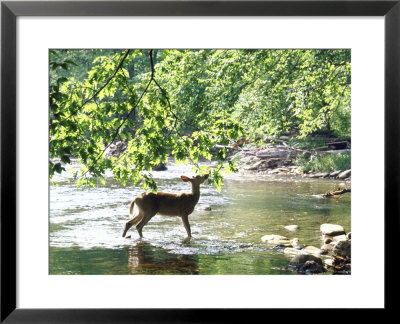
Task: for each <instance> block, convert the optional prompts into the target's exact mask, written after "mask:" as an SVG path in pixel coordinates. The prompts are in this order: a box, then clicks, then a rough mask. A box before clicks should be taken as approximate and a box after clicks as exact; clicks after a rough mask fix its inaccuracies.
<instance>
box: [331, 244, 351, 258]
mask: <svg viewBox="0 0 400 324" xmlns="http://www.w3.org/2000/svg"><path fill="white" fill-rule="evenodd" d="M333 254H334V255H336V256H339V257H342V258H346V257H348V258H351V241H339V242H338V243H337V244H336V245H335V248H334V249H333Z"/></svg>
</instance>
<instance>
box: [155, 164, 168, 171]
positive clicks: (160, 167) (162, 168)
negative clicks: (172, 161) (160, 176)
mask: <svg viewBox="0 0 400 324" xmlns="http://www.w3.org/2000/svg"><path fill="white" fill-rule="evenodd" d="M165 170H167V166H166V165H165V164H164V163H159V164H157V165H156V166H155V167H154V168H153V171H165Z"/></svg>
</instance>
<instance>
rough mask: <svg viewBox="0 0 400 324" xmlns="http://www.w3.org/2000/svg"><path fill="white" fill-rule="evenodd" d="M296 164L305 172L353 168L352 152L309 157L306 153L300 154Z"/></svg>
mask: <svg viewBox="0 0 400 324" xmlns="http://www.w3.org/2000/svg"><path fill="white" fill-rule="evenodd" d="M295 164H296V165H298V166H299V167H300V168H301V169H302V171H303V172H332V171H343V170H348V169H351V154H350V153H337V154H328V155H324V156H320V155H312V156H311V157H310V158H309V159H308V158H306V157H305V156H304V155H298V156H297V158H296V160H295Z"/></svg>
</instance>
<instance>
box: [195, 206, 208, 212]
mask: <svg viewBox="0 0 400 324" xmlns="http://www.w3.org/2000/svg"><path fill="white" fill-rule="evenodd" d="M197 209H198V210H206V211H210V210H211V206H210V205H200V206H198V207H197Z"/></svg>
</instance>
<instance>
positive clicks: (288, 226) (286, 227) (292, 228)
mask: <svg viewBox="0 0 400 324" xmlns="http://www.w3.org/2000/svg"><path fill="white" fill-rule="evenodd" d="M298 228H299V226H298V225H287V226H285V229H287V230H288V231H295V230H297V229H298Z"/></svg>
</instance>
